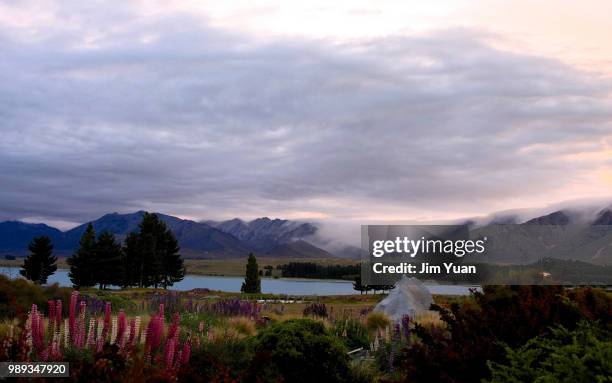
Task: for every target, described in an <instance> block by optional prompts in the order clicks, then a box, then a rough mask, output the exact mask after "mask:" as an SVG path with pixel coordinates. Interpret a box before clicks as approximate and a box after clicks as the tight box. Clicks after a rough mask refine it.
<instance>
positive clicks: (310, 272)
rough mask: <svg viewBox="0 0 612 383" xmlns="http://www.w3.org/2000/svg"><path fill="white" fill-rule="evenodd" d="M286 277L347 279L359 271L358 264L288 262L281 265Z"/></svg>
mask: <svg viewBox="0 0 612 383" xmlns="http://www.w3.org/2000/svg"><path fill="white" fill-rule="evenodd" d="M281 270H282V275H283V277H286V278H318V279H348V278H351V277H353V276H355V275H358V274H359V273H360V272H361V266H360V265H321V264H318V263H314V262H290V263H288V264H286V265H282V266H281Z"/></svg>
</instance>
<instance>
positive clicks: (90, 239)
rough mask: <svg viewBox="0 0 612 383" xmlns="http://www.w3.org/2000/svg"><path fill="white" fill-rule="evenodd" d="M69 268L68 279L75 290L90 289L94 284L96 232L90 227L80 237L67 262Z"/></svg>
mask: <svg viewBox="0 0 612 383" xmlns="http://www.w3.org/2000/svg"><path fill="white" fill-rule="evenodd" d="M67 263H68V265H69V266H70V272H69V273H68V277H70V281H72V284H73V285H74V286H75V287H76V288H81V287H90V286H94V285H95V284H96V278H95V273H94V271H95V268H96V267H95V263H96V232H95V230H94V228H93V226H92V225H91V223H90V224H89V225H87V229H85V232H84V233H83V235H82V236H81V240H80V241H79V248H78V249H77V251H76V252H75V253H74V254H73V255H72V257H70V258H68V260H67Z"/></svg>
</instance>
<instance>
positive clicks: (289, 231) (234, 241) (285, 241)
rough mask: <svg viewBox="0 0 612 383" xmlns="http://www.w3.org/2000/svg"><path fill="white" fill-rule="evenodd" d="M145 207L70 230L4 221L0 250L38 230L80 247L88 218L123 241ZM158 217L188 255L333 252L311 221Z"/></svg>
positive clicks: (60, 246) (21, 248) (59, 248)
mask: <svg viewBox="0 0 612 383" xmlns="http://www.w3.org/2000/svg"><path fill="white" fill-rule="evenodd" d="M144 214H145V212H144V211H137V212H135V213H130V214H119V213H112V214H106V215H104V216H102V217H100V218H98V219H96V220H94V221H91V222H87V223H84V224H82V225H79V226H77V227H75V228H73V229H70V230H67V231H60V230H58V229H56V228H53V227H51V226H48V225H45V224H32V223H25V222H20V221H5V222H0V254H6V253H10V254H14V255H25V254H26V253H27V246H28V243H29V242H30V241H31V240H32V238H33V237H35V236H40V235H46V236H49V237H50V238H51V240H52V241H53V244H54V247H55V251H56V253H57V254H59V255H69V254H71V253H73V252H74V251H75V249H76V248H77V247H78V243H79V240H80V238H81V236H82V235H83V233H84V232H85V229H86V227H87V225H88V224H89V223H91V224H92V225H93V227H94V229H95V230H96V232H97V233H100V232H102V231H105V230H107V231H110V232H111V233H113V234H114V235H115V236H116V237H117V239H118V240H120V241H123V239H124V238H125V236H126V235H127V234H129V233H130V232H133V231H136V230H138V224H139V223H140V221H142V217H143V215H144ZM157 215H158V217H159V218H160V219H161V220H162V221H164V222H165V223H166V225H167V226H168V228H169V229H170V230H172V232H173V233H174V235H175V236H176V238H177V239H178V241H179V244H180V246H181V253H182V254H183V256H185V257H187V258H238V257H245V256H246V255H248V254H249V253H250V252H255V253H256V254H258V255H264V256H269V257H284V258H287V257H300V258H332V257H334V256H333V255H332V254H330V253H329V252H327V251H325V250H323V249H321V248H319V247H317V246H315V245H314V244H312V243H310V242H308V241H307V239H308V237H311V236H313V235H314V234H315V233H316V232H317V228H316V227H315V226H314V225H312V224H310V223H301V222H296V221H289V220H281V219H270V218H267V217H264V218H258V219H255V220H253V221H249V222H246V221H242V220H240V219H233V220H230V221H223V222H214V221H206V222H196V221H192V220H188V219H181V218H177V217H174V216H171V215H165V214H159V213H157Z"/></svg>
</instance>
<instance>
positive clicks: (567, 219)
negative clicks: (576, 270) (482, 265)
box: [471, 208, 612, 265]
mask: <svg viewBox="0 0 612 383" xmlns="http://www.w3.org/2000/svg"><path fill="white" fill-rule="evenodd" d="M471 235H472V236H473V237H478V238H480V237H487V238H491V239H492V240H491V241H490V243H489V244H488V245H487V250H488V252H487V254H486V262H500V263H509V264H517V263H521V264H527V263H531V262H535V261H537V260H539V259H542V258H555V259H560V260H575V261H583V262H589V263H594V264H600V265H610V264H612V210H610V208H606V209H603V210H601V211H599V212H598V213H597V215H596V217H595V218H594V219H590V220H585V219H584V217H583V216H582V215H580V214H576V213H575V212H571V211H564V210H560V211H555V212H553V213H550V214H547V215H544V216H541V217H535V218H532V219H530V220H528V221H526V222H524V223H522V224H512V225H498V224H496V223H492V224H488V225H485V226H482V227H478V228H476V229H474V230H472V232H471Z"/></svg>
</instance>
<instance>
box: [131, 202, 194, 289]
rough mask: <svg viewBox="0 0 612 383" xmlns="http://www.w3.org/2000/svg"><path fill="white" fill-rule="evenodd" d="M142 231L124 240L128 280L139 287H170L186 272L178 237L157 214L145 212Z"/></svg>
mask: <svg viewBox="0 0 612 383" xmlns="http://www.w3.org/2000/svg"><path fill="white" fill-rule="evenodd" d="M139 229H140V230H139V232H138V233H134V234H130V235H129V236H128V237H127V238H126V240H125V246H124V253H125V263H126V265H128V266H127V267H129V271H128V272H127V281H128V282H129V284H130V285H137V286H140V287H146V286H154V287H155V288H157V287H158V286H162V287H164V288H167V287H168V286H172V285H173V284H174V283H175V282H178V281H181V280H182V279H183V278H184V276H185V267H184V265H183V259H182V258H181V255H180V253H179V251H180V248H179V245H178V241H177V240H176V238H175V237H174V234H172V231H171V230H170V229H168V228H167V226H166V224H165V223H164V222H163V221H162V220H160V219H159V217H158V216H157V215H156V214H150V213H145V214H144V216H143V218H142V222H141V223H140V225H139Z"/></svg>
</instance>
